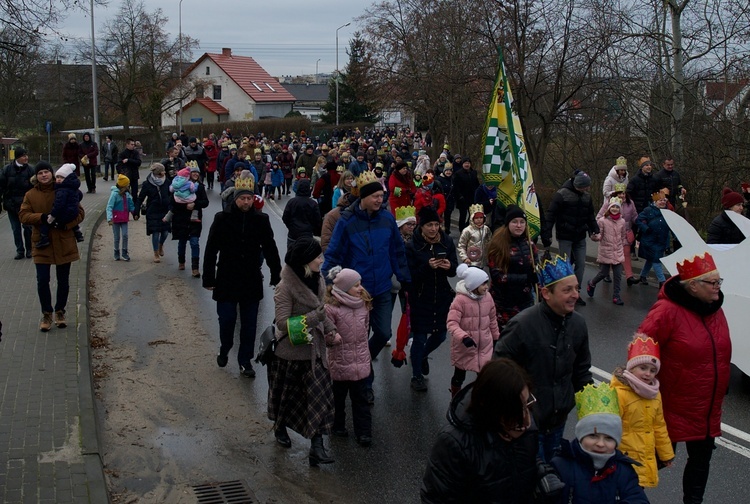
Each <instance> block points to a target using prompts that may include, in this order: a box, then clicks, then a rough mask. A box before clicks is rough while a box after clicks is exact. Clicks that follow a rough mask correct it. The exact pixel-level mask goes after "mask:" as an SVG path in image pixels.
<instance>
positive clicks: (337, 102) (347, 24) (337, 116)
mask: <svg viewBox="0 0 750 504" xmlns="http://www.w3.org/2000/svg"><path fill="white" fill-rule="evenodd" d="M350 24H352V23H351V21H349V22H348V23H346V24H345V25H341V26H339V27H338V28H336V126H338V125H339V30H340V29H342V28H345V27H347V26H349V25H350Z"/></svg>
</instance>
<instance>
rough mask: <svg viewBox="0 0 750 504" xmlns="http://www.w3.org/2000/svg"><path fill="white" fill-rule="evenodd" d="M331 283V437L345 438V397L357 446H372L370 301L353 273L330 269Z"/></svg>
mask: <svg viewBox="0 0 750 504" xmlns="http://www.w3.org/2000/svg"><path fill="white" fill-rule="evenodd" d="M328 278H330V279H331V280H332V281H333V285H329V286H328V289H327V292H326V305H325V308H326V315H327V316H328V319H329V320H331V321H332V322H333V324H334V325H335V326H336V331H337V333H336V334H331V335H327V336H326V344H327V346H328V352H327V353H328V370H329V372H330V373H331V378H332V379H333V403H334V416H333V429H332V433H333V435H334V436H339V437H347V436H348V435H349V432H348V431H347V430H346V396H347V395H349V396H350V397H351V400H352V417H353V418H352V423H353V424H354V435H355V436H356V438H357V443H359V445H360V446H363V447H367V446H370V445H371V444H372V415H371V413H370V405H369V403H368V402H367V378H368V377H369V376H370V349H369V347H368V344H367V340H368V333H369V323H370V306H371V304H372V298H371V297H370V295H369V294H368V293H367V291H366V290H365V288H364V287H362V278H361V277H360V275H359V273H357V272H356V271H354V270H352V269H349V268H344V269H342V268H341V267H339V266H335V267H333V268H331V270H330V271H329V273H328Z"/></svg>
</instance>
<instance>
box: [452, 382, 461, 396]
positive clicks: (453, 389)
mask: <svg viewBox="0 0 750 504" xmlns="http://www.w3.org/2000/svg"><path fill="white" fill-rule="evenodd" d="M460 390H461V387H456V386H455V385H451V399H453V398H454V397H456V394H458V392H459V391H460Z"/></svg>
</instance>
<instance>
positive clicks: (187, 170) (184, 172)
mask: <svg viewBox="0 0 750 504" xmlns="http://www.w3.org/2000/svg"><path fill="white" fill-rule="evenodd" d="M177 175H179V176H180V177H182V178H188V177H189V176H190V168H183V169H182V170H180V171H178V172H177Z"/></svg>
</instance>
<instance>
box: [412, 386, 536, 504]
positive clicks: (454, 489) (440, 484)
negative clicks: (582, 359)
mask: <svg viewBox="0 0 750 504" xmlns="http://www.w3.org/2000/svg"><path fill="white" fill-rule="evenodd" d="M473 386H474V384H473V383H471V384H469V385H467V386H466V387H465V388H464V389H463V390H461V391H460V392H459V393H458V394H456V397H455V398H454V399H453V401H452V402H451V405H450V408H449V409H448V414H447V417H448V422H450V423H449V425H447V426H446V427H445V428H443V430H442V431H441V432H440V433H439V434H438V437H437V440H436V441H435V444H434V446H433V447H432V451H431V453H430V458H429V460H428V461H427V470H426V471H425V474H424V478H423V480H422V488H421V490H420V494H421V497H422V502H423V503H429V504H437V503H446V504H447V503H464V502H467V503H468V502H471V503H497V504H502V503H507V504H526V503H530V502H533V501H532V492H533V490H534V484H535V482H536V475H537V469H536V453H537V450H538V448H539V445H538V443H539V441H538V432H537V431H536V429H534V428H532V429H529V430H527V431H526V432H525V433H524V434H523V435H522V436H521V437H519V438H518V439H515V440H513V441H504V440H503V439H501V438H500V436H499V435H498V434H497V433H495V432H487V431H484V430H480V429H479V428H478V426H476V425H475V423H474V419H473V418H472V416H471V415H470V414H469V413H467V412H466V408H467V407H468V405H469V402H470V400H471V391H472V388H473Z"/></svg>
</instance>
